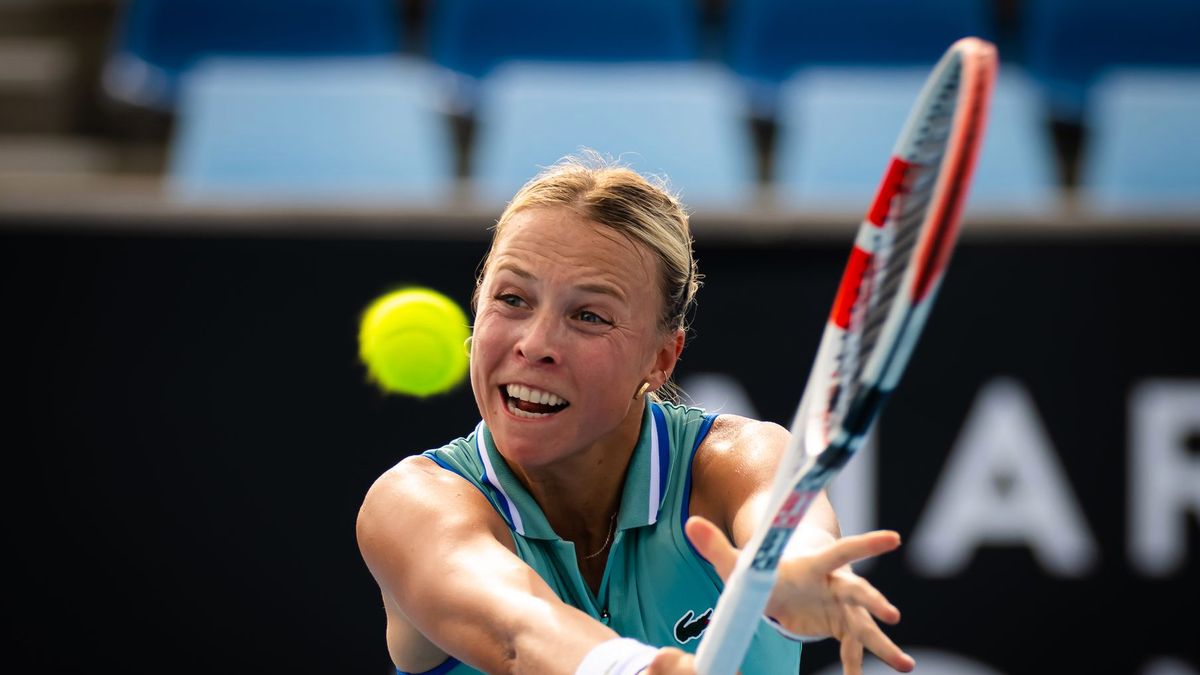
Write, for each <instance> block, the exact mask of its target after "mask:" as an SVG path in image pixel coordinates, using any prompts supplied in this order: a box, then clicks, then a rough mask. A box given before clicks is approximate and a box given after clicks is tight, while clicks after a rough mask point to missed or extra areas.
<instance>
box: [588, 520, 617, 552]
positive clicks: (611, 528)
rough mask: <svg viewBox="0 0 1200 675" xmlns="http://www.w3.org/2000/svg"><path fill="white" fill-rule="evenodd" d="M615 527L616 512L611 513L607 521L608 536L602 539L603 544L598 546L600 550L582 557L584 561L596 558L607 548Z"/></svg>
mask: <svg viewBox="0 0 1200 675" xmlns="http://www.w3.org/2000/svg"><path fill="white" fill-rule="evenodd" d="M616 525H617V512H616V511H613V514H612V517H611V518H609V519H608V536H607V537H605V538H604V543H603V544H601V545H600V549H599V550H597V551H596V552H595V553H593V554H591V555H585V556H583V559H584V560H591V559H592V558H595V557H596V556H598V555H600V554H601V553H603V552H604V549H606V548H608V544H609V542H611V541H612V536H613V532H615V531H616V529H617V528H616Z"/></svg>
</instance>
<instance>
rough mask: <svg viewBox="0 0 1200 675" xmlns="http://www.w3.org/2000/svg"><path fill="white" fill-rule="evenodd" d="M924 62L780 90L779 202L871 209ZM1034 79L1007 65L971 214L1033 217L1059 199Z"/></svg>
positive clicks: (812, 77) (828, 76)
mask: <svg viewBox="0 0 1200 675" xmlns="http://www.w3.org/2000/svg"><path fill="white" fill-rule="evenodd" d="M928 74H929V70H928V68H924V67H922V68H820V69H810V70H807V71H805V72H802V73H800V74H798V75H796V76H795V77H793V78H791V79H789V80H788V82H786V83H785V84H784V85H783V87H782V93H781V98H780V111H779V135H778V142H777V144H776V149H775V153H774V154H775V163H774V167H775V180H774V185H775V193H776V199H777V201H778V203H779V204H780V205H781V206H784V207H788V208H804V209H813V210H818V211H819V210H836V211H843V210H844V211H849V212H857V211H865V209H866V208H867V206H868V204H869V202H870V199H871V197H872V195H873V194H874V192H875V189H876V188H877V187H878V184H879V180H880V178H881V176H882V175H883V171H884V169H885V168H886V166H887V159H888V157H889V156H890V154H891V151H892V147H893V145H894V144H895V142H896V138H897V136H898V135H899V133H900V129H901V127H902V126H903V124H904V120H905V119H906V118H907V116H908V113H909V111H910V110H911V108H912V105H913V102H914V101H915V100H916V98H917V93H918V92H919V91H920V89H921V85H922V84H923V83H924V81H925V78H926V77H927V76H928ZM1037 93H1038V92H1037V89H1036V88H1035V87H1034V85H1033V84H1032V82H1030V81H1029V79H1028V78H1027V77H1025V76H1024V74H1023V73H1022V72H1020V71H1019V70H1017V69H1010V68H1004V69H1002V72H1001V75H1000V78H999V80H998V82H997V84H996V90H995V92H994V94H993V100H992V107H991V115H990V117H989V124H988V130H987V136H986V137H985V139H984V145H983V147H982V148H981V150H980V157H979V161H978V164H977V165H976V170H975V177H974V181H973V183H972V186H971V192H970V197H969V199H968V203H967V210H968V212H974V213H980V212H1000V213H1005V214H1022V215H1033V214H1043V213H1047V212H1050V211H1053V210H1055V209H1057V208H1059V206H1060V196H1061V195H1060V189H1059V186H1058V179H1057V165H1056V159H1055V153H1054V148H1053V144H1052V140H1051V138H1050V135H1049V129H1048V128H1047V125H1046V123H1045V120H1043V119H1042V116H1041V111H1042V106H1041V104H1040V100H1039V98H1038V96H1037Z"/></svg>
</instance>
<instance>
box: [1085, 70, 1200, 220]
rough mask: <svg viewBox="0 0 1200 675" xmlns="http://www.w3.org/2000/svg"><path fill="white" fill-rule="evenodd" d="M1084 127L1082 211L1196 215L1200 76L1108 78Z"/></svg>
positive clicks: (1123, 74) (1153, 73)
mask: <svg viewBox="0 0 1200 675" xmlns="http://www.w3.org/2000/svg"><path fill="white" fill-rule="evenodd" d="M1086 120H1087V127H1086V128H1087V134H1088V135H1087V144H1086V146H1085V150H1084V155H1083V162H1082V165H1081V167H1080V173H1081V178H1080V181H1081V196H1082V198H1083V205H1084V206H1085V207H1086V208H1088V209H1089V210H1092V211H1094V212H1099V213H1106V214H1138V213H1158V214H1163V213H1188V214H1196V213H1200V126H1198V125H1197V121H1198V120H1200V69H1195V70H1188V71H1159V70H1140V69H1139V70H1125V71H1115V72H1112V73H1110V74H1109V75H1107V76H1104V77H1103V78H1102V79H1101V80H1100V81H1098V82H1097V83H1096V85H1095V88H1094V91H1093V96H1092V100H1091V104H1090V107H1089V109H1088V115H1087V117H1086Z"/></svg>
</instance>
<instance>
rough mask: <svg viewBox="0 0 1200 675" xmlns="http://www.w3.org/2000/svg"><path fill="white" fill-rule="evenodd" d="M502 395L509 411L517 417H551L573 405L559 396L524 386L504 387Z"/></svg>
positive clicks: (501, 390) (508, 385)
mask: <svg viewBox="0 0 1200 675" xmlns="http://www.w3.org/2000/svg"><path fill="white" fill-rule="evenodd" d="M500 394H501V395H502V396H504V400H505V402H506V403H507V405H508V411H509V412H511V413H512V414H514V415H516V416H517V417H528V418H535V417H549V416H550V415H553V414H555V413H557V412H560V411H562V410H563V409H564V408H566V407H567V406H569V405H571V404H570V402H568V401H566V400H565V399H563V398H562V397H561V396H558V395H557V394H552V393H550V392H548V391H542V390H540V389H534V388H533V387H527V386H525V385H523V384H506V385H503V386H501V387H500Z"/></svg>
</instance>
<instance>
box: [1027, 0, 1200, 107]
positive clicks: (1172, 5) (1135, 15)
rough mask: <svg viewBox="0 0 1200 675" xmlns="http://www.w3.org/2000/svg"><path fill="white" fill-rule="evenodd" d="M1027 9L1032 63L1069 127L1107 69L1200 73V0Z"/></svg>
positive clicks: (1071, 1)
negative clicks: (1187, 69)
mask: <svg viewBox="0 0 1200 675" xmlns="http://www.w3.org/2000/svg"><path fill="white" fill-rule="evenodd" d="M1024 8H1025V12H1024V15H1023V17H1022V26H1023V31H1024V38H1023V39H1024V42H1025V44H1026V45H1027V50H1028V53H1027V54H1026V55H1025V64H1026V66H1027V67H1028V68H1029V71H1030V73H1031V74H1032V75H1033V76H1034V77H1036V78H1037V80H1038V81H1039V82H1040V83H1041V84H1042V86H1043V87H1045V89H1046V94H1047V96H1048V97H1049V102H1050V104H1051V107H1052V113H1053V115H1054V116H1055V117H1057V118H1059V119H1062V120H1064V121H1069V122H1078V121H1079V120H1080V119H1081V118H1082V116H1083V114H1084V108H1085V107H1086V106H1087V91H1088V87H1089V86H1090V85H1091V84H1092V82H1093V81H1094V80H1095V79H1096V78H1097V77H1099V76H1100V75H1102V74H1103V72H1104V71H1105V70H1107V69H1110V68H1113V67H1118V66H1122V65H1140V66H1190V67H1200V39H1198V38H1197V31H1198V30H1200V2H1197V1H1196V0H1137V1H1136V2H1131V1H1129V0H1037V1H1036V2H1025V3H1024Z"/></svg>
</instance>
